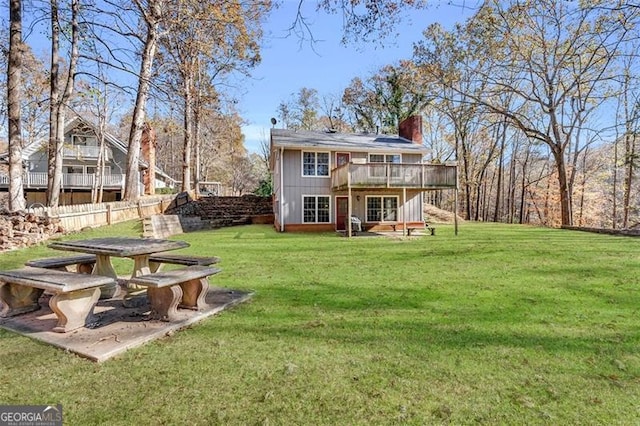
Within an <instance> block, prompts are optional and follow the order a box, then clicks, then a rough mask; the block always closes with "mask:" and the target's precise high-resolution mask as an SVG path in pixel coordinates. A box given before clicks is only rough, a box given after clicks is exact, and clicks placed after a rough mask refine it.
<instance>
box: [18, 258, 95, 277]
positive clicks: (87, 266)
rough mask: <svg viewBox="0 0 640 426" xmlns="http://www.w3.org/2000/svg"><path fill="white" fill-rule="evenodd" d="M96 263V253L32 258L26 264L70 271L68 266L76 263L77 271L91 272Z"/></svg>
mask: <svg viewBox="0 0 640 426" xmlns="http://www.w3.org/2000/svg"><path fill="white" fill-rule="evenodd" d="M95 264H96V255H95V254H79V255H76V256H63V257H47V258H44V259H36V260H30V261H28V262H26V263H25V265H26V266H33V267H36V268H45V269H57V270H60V271H68V269H67V266H72V265H75V267H76V271H77V272H80V273H83V274H90V273H91V271H93V266H94V265H95Z"/></svg>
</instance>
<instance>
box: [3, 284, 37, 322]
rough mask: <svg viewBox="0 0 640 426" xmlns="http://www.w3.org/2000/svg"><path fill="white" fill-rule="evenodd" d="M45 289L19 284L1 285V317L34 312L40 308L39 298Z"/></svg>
mask: <svg viewBox="0 0 640 426" xmlns="http://www.w3.org/2000/svg"><path fill="white" fill-rule="evenodd" d="M43 291H44V290H41V289H39V288H32V287H27V286H23V285H18V284H12V283H5V284H3V285H0V302H2V303H0V317H2V318H5V317H12V316H15V315H20V314H24V313H27V312H33V311H37V310H38V309H40V304H39V303H38V299H39V298H40V296H42V293H43Z"/></svg>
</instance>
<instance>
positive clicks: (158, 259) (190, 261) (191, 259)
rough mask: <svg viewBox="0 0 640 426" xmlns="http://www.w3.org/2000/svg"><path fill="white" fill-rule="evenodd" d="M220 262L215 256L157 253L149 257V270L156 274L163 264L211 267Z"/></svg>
mask: <svg viewBox="0 0 640 426" xmlns="http://www.w3.org/2000/svg"><path fill="white" fill-rule="evenodd" d="M218 262H220V258H219V257H217V256H190V255H185V254H175V253H157V254H152V255H151V256H149V269H150V270H151V272H158V271H159V270H160V269H161V268H162V265H163V264H165V263H166V264H173V265H183V266H211V265H213V264H216V263H218Z"/></svg>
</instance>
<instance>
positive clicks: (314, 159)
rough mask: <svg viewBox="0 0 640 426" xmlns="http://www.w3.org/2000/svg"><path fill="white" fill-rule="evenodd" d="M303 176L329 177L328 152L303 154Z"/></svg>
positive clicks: (305, 152) (307, 152)
mask: <svg viewBox="0 0 640 426" xmlns="http://www.w3.org/2000/svg"><path fill="white" fill-rule="evenodd" d="M302 175H303V176H329V153H328V152H310V151H303V152H302Z"/></svg>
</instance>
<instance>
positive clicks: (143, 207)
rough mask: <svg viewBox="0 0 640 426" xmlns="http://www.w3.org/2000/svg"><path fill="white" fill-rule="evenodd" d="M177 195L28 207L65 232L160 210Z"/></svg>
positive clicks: (108, 223) (30, 210)
mask: <svg viewBox="0 0 640 426" xmlns="http://www.w3.org/2000/svg"><path fill="white" fill-rule="evenodd" d="M174 198H176V195H175V194H174V195H158V196H153V197H145V198H141V199H140V200H139V201H137V202H130V201H115V202H111V203H97V204H78V205H71V206H60V207H44V206H41V205H38V206H33V205H32V206H30V207H29V208H28V209H27V211H28V212H29V213H34V214H36V215H38V216H47V217H50V218H52V219H57V220H59V221H60V225H61V226H62V227H63V229H64V231H65V232H73V231H79V230H81V229H82V228H86V227H94V226H102V225H111V224H112V223H118V222H124V221H127V220H133V219H143V218H145V217H149V216H151V215H154V214H162V213H163V212H164V211H165V210H166V209H167V207H169V205H171V203H172V202H173V200H174Z"/></svg>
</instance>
